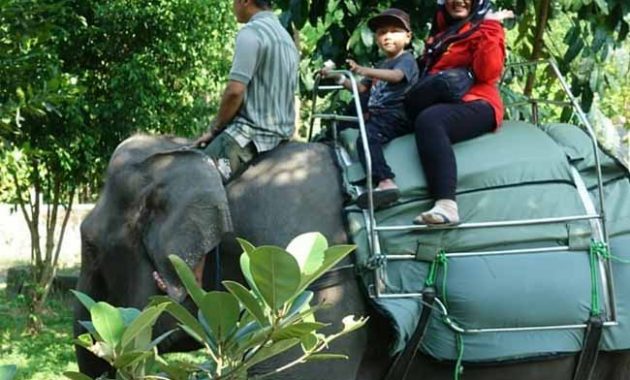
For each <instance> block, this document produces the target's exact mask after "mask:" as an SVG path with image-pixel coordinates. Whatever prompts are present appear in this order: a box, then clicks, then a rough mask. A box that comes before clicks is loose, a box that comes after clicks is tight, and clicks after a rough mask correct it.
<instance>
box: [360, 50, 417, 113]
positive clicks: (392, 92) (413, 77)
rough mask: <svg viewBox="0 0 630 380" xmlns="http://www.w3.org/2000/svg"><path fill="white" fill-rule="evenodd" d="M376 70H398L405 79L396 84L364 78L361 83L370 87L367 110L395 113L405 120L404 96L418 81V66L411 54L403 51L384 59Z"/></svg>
mask: <svg viewBox="0 0 630 380" xmlns="http://www.w3.org/2000/svg"><path fill="white" fill-rule="evenodd" d="M376 68H377V69H388V70H400V71H402V72H403V73H404V74H405V78H404V79H403V80H402V81H400V82H398V83H389V82H386V81H382V80H376V79H374V80H373V79H370V78H365V79H363V80H362V81H361V82H362V83H363V84H365V85H367V86H370V99H369V101H368V110H369V111H370V112H374V113H382V112H395V113H396V114H399V115H400V117H403V118H406V116H405V110H404V106H403V101H404V99H405V94H406V93H407V91H408V90H409V89H410V88H411V86H413V84H414V83H415V82H416V81H417V80H418V65H417V64H416V59H415V58H414V56H413V54H411V52H409V51H405V52H404V53H402V54H401V55H400V56H399V57H396V58H394V59H386V60H384V61H383V62H381V63H379V64H378V65H377V66H376Z"/></svg>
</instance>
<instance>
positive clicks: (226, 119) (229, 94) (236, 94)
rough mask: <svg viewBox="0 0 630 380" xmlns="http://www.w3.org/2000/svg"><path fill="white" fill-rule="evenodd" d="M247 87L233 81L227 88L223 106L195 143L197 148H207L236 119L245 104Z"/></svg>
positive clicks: (223, 96)
mask: <svg viewBox="0 0 630 380" xmlns="http://www.w3.org/2000/svg"><path fill="white" fill-rule="evenodd" d="M246 89H247V86H246V85H245V84H244V83H241V82H239V81H235V80H231V81H229V82H228V84H227V86H225V90H223V95H222V96H221V104H220V106H219V112H218V113H217V116H216V117H215V118H214V120H212V123H210V127H209V128H208V130H207V131H206V133H204V134H203V135H201V137H199V138H198V139H197V141H195V145H196V146H205V145H206V144H208V143H209V142H210V141H211V140H212V139H213V138H214V137H215V136H216V135H217V134H219V133H220V132H221V131H222V130H223V129H224V128H225V127H226V126H227V125H228V124H229V123H230V121H232V119H234V116H236V114H237V112H238V110H239V109H240V108H241V105H242V104H243V99H244V97H245V90H246Z"/></svg>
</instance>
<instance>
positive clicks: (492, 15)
mask: <svg viewBox="0 0 630 380" xmlns="http://www.w3.org/2000/svg"><path fill="white" fill-rule="evenodd" d="M508 18H514V12H512V11H511V10H509V9H499V10H498V11H496V12H493V11H490V12H488V13H486V15H485V17H484V18H483V19H484V20H488V21H498V22H503V20H505V19H508Z"/></svg>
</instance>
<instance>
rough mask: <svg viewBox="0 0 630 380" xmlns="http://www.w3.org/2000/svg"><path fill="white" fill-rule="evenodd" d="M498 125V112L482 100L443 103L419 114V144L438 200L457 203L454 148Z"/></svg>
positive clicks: (430, 183) (421, 157)
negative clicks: (459, 143) (455, 145)
mask: <svg viewBox="0 0 630 380" xmlns="http://www.w3.org/2000/svg"><path fill="white" fill-rule="evenodd" d="M495 125H496V121H495V118H494V110H493V109H492V107H491V106H490V105H489V104H488V103H487V102H485V101H481V100H480V101H474V102H468V103H439V104H435V105H432V106H429V107H428V108H426V109H425V110H423V111H422V112H420V114H418V116H417V117H416V120H415V122H414V129H415V135H416V144H417V147H418V153H419V155H420V161H421V162H422V167H423V169H424V174H425V177H426V179H427V184H428V187H429V193H430V194H431V196H432V197H433V198H434V199H436V200H437V199H452V200H455V191H456V188H457V163H456V162H455V154H454V153H453V147H452V144H455V143H458V142H461V141H465V140H470V139H472V138H474V137H477V136H480V135H483V134H484V133H487V132H490V131H492V130H493V129H494V128H495Z"/></svg>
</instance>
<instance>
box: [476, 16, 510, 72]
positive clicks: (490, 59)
mask: <svg viewBox="0 0 630 380" xmlns="http://www.w3.org/2000/svg"><path fill="white" fill-rule="evenodd" d="M512 17H514V14H513V13H512V11H503V10H500V11H497V12H491V13H488V14H487V15H486V17H485V19H484V21H482V22H481V24H480V25H479V33H480V34H481V36H480V38H479V40H478V42H477V46H476V47H475V53H474V55H473V60H472V70H473V73H474V75H475V80H476V81H478V82H493V81H496V80H498V78H500V77H501V73H502V72H503V66H504V61H505V32H504V31H503V25H502V24H501V22H502V21H503V20H504V19H506V18H512Z"/></svg>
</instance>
